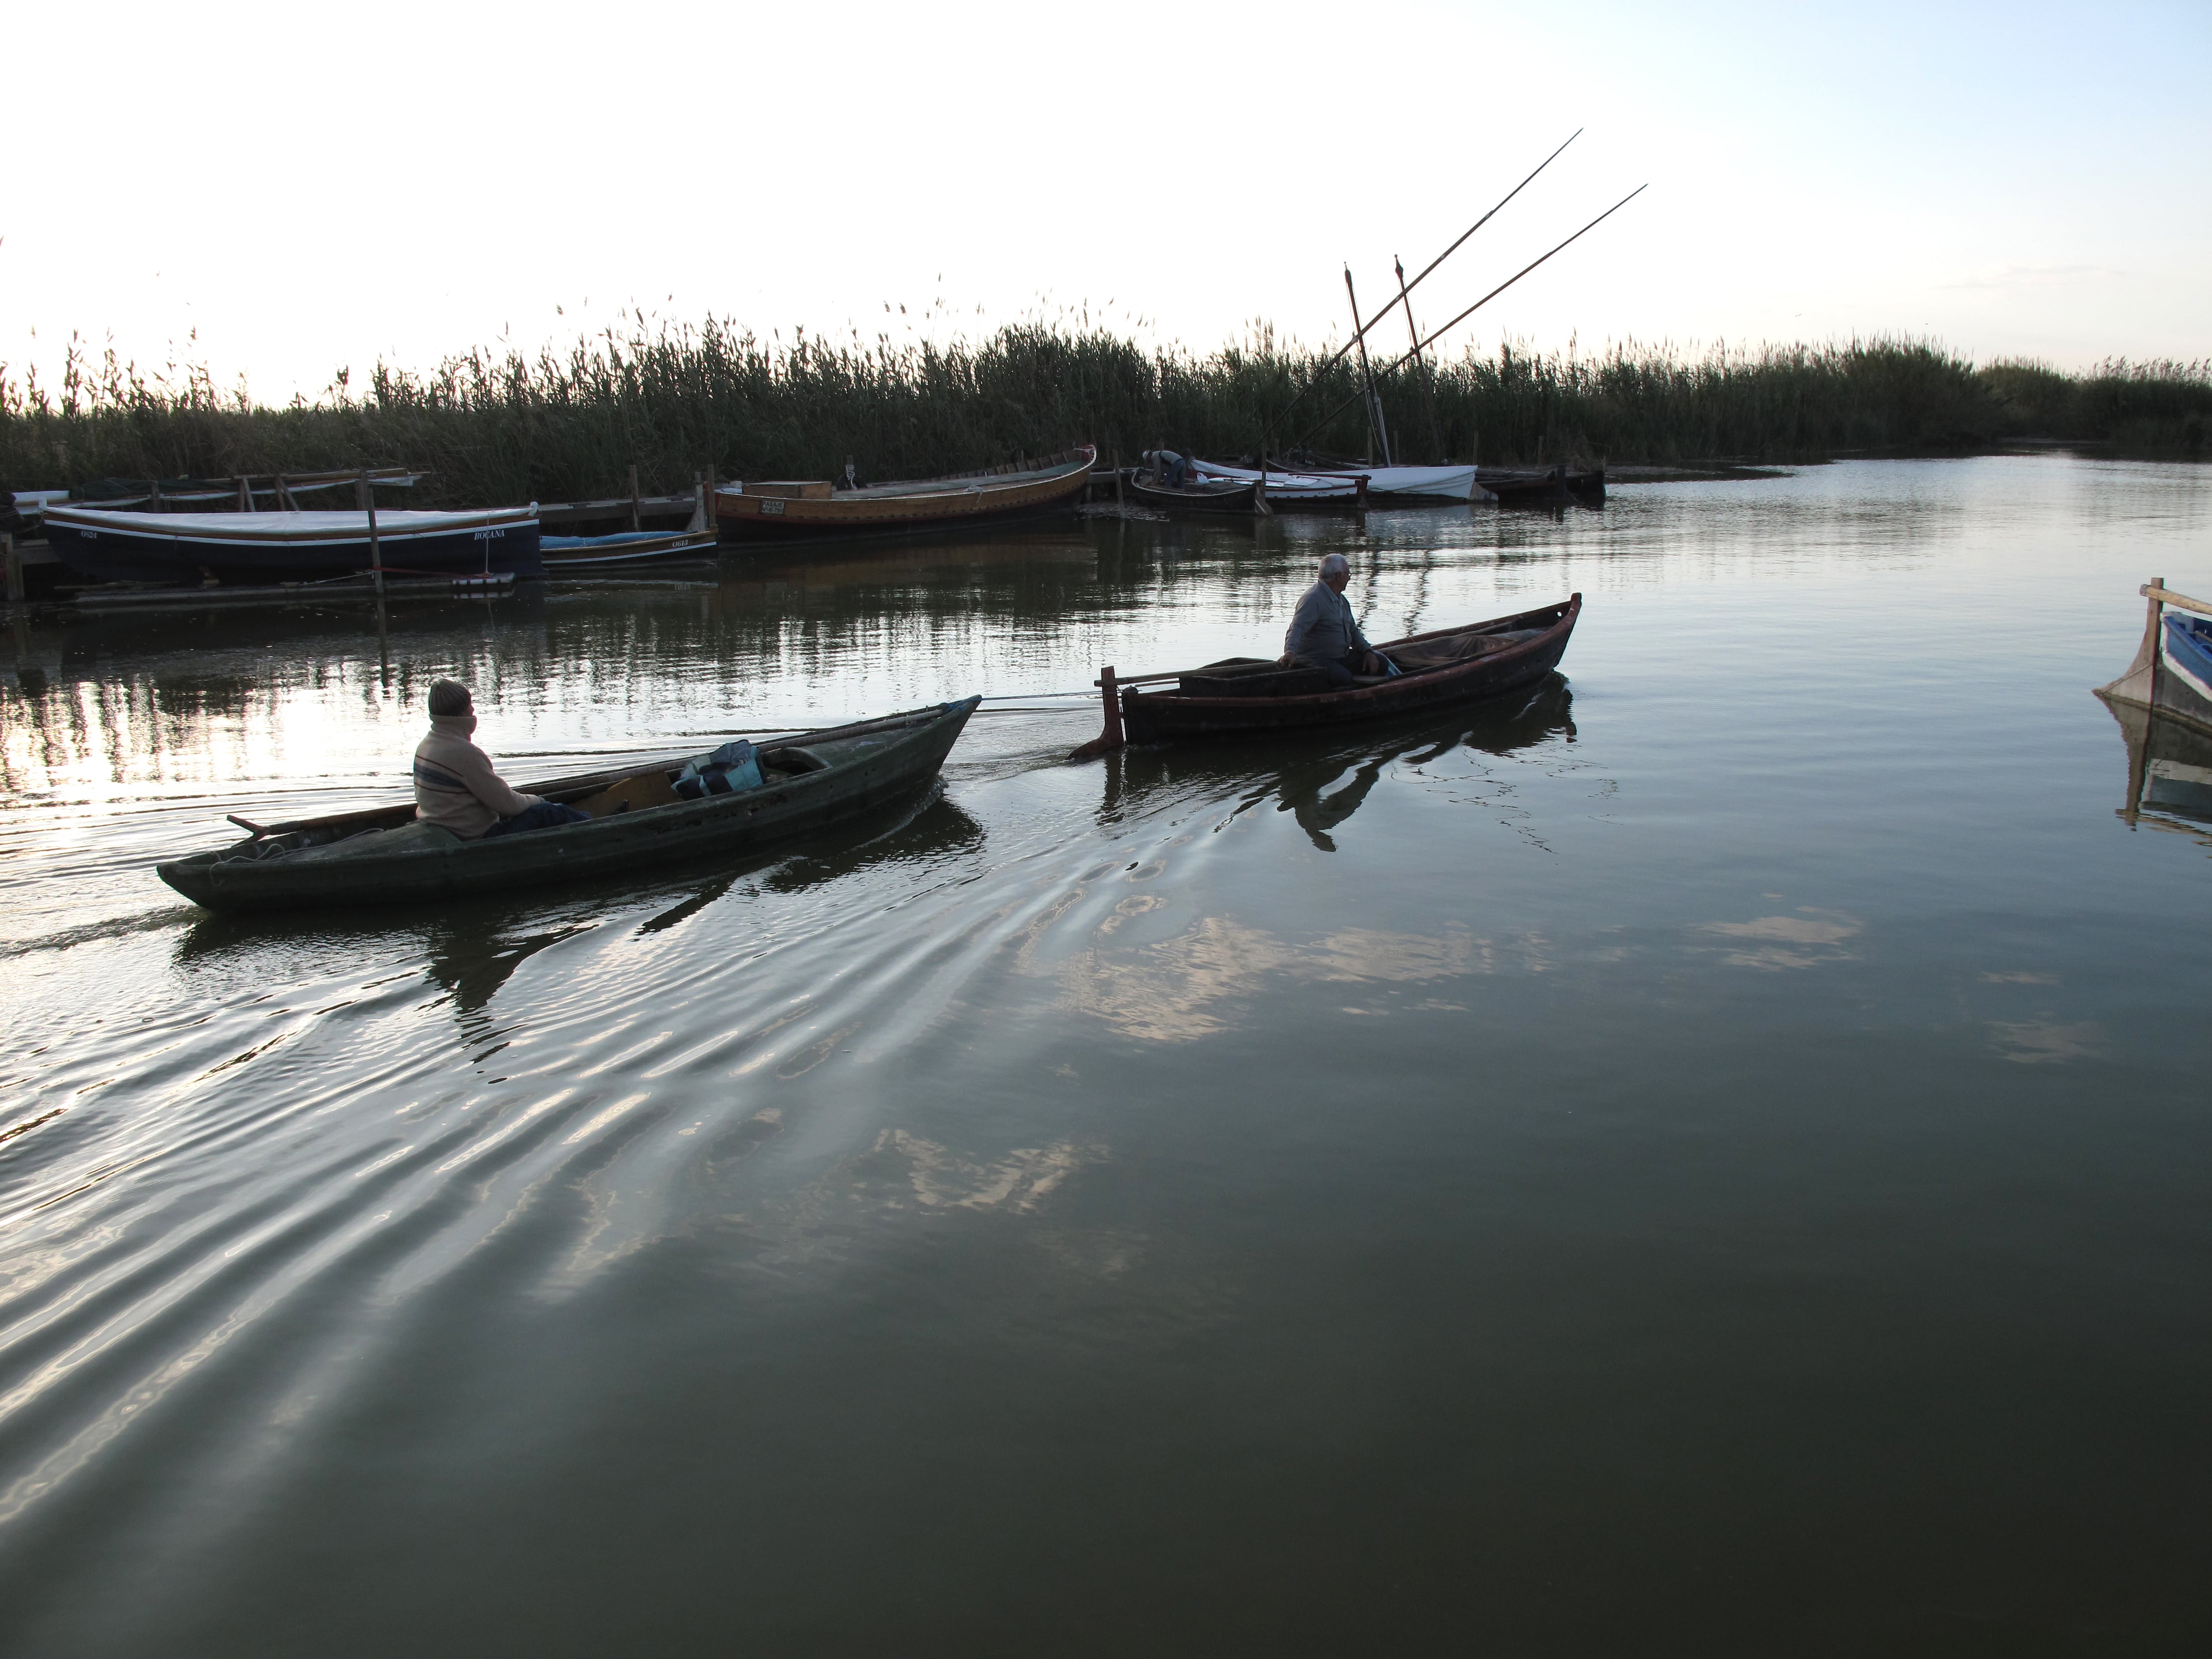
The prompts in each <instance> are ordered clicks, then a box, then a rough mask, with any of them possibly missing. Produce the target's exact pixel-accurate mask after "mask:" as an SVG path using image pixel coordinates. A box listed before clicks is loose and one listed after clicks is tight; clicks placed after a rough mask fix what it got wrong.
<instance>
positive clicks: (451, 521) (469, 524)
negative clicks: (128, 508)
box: [46, 506, 544, 586]
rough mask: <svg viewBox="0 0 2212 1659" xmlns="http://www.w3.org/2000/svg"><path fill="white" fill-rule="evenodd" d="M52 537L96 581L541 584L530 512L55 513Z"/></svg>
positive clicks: (64, 558)
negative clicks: (376, 568) (417, 579)
mask: <svg viewBox="0 0 2212 1659" xmlns="http://www.w3.org/2000/svg"><path fill="white" fill-rule="evenodd" d="M369 532H370V524H369V517H368V513H365V512H359V511H356V512H351V513H343V512H330V513H303V512H293V513H117V512H109V511H106V510H105V509H101V508H94V507H68V506H50V507H47V508H46V538H47V540H48V541H50V542H51V543H52V544H53V550H54V552H55V554H56V556H58V557H59V558H60V560H61V562H63V563H64V564H65V565H67V566H68V567H69V568H70V569H72V570H75V571H77V572H79V573H80V574H83V575H87V576H91V577H93V578H94V579H95V580H100V581H112V582H185V583H189V584H192V585H195V586H197V584H198V583H200V582H201V581H202V580H204V579H205V577H206V575H207V574H208V573H210V572H212V573H213V575H214V578H215V580H217V581H218V582H247V583H252V582H259V583H268V582H274V581H283V580H288V579H298V580H315V579H317V578H321V577H331V576H350V575H356V574H361V573H363V572H366V571H367V570H368V569H369V568H371V567H372V566H373V565H374V564H377V563H379V562H381V564H382V565H383V568H384V569H385V571H386V573H387V574H391V575H393V576H401V577H407V576H446V575H460V576H465V575H470V574H511V575H515V576H520V577H525V578H528V577H533V576H539V575H543V574H544V567H543V565H542V564H541V563H540V562H539V560H538V520H537V518H536V517H535V516H534V515H533V514H532V512H531V510H530V509H529V508H528V507H494V508H489V509H486V510H484V511H482V512H466V513H429V512H416V511H405V512H387V511H379V512H378V513H377V514H376V520H375V532H376V536H375V544H374V547H372V545H371V543H370V537H369Z"/></svg>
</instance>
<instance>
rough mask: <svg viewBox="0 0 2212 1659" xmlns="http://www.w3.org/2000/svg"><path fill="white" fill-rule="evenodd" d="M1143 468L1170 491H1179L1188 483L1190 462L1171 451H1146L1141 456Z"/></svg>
mask: <svg viewBox="0 0 2212 1659" xmlns="http://www.w3.org/2000/svg"><path fill="white" fill-rule="evenodd" d="M1143 460H1144V463H1145V468H1146V471H1149V472H1150V473H1151V474H1152V477H1154V478H1155V479H1156V480H1158V482H1159V483H1164V484H1165V485H1167V487H1168V488H1169V489H1182V487H1183V485H1184V484H1186V483H1188V482H1189V481H1190V462H1189V460H1188V458H1187V457H1184V456H1182V455H1178V454H1176V452H1175V451H1173V450H1172V449H1148V450H1146V452H1145V453H1144V456H1143Z"/></svg>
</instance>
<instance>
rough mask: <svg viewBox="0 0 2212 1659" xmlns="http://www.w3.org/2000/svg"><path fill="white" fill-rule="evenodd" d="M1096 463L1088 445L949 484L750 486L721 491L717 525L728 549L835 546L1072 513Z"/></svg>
mask: <svg viewBox="0 0 2212 1659" xmlns="http://www.w3.org/2000/svg"><path fill="white" fill-rule="evenodd" d="M1097 459H1098V452H1097V449H1096V448H1094V447H1091V446H1090V445H1088V444H1086V445H1085V446H1083V447H1081V448H1079V449H1072V450H1068V451H1066V452H1065V453H1062V454H1059V455H1054V456H1051V457H1048V458H1047V459H1044V460H1041V461H1023V462H1018V463H1010V464H1008V465H1004V466H994V467H986V468H984V469H983V470H982V471H977V472H963V473H957V474H955V475H953V476H952V477H944V478H921V479H915V480H911V481H909V482H907V483H880V484H866V485H864V486H862V487H861V488H860V489H832V488H831V487H830V485H829V482H828V481H827V480H826V479H817V480H811V481H805V482H796V483H775V482H769V483H744V484H740V485H737V486H735V487H733V488H731V489H722V490H719V491H717V492H716V493H715V496H714V520H715V523H716V525H717V526H719V528H720V532H721V534H722V538H723V539H724V540H726V541H782V542H790V541H833V540H842V539H845V538H853V537H860V536H894V535H915V534H920V533H922V532H929V531H938V530H964V529H967V528H969V527H970V526H975V525H982V524H993V523H998V522H1002V521H1004V520H1010V519H1024V518H1035V517H1037V516H1039V515H1040V514H1042V513H1055V512H1060V511H1065V510H1067V509H1071V508H1073V507H1074V505H1075V503H1076V502H1077V501H1079V500H1081V499H1082V496H1083V493H1084V491H1085V489H1088V488H1089V487H1090V483H1091V467H1092V466H1093V465H1095V464H1096V463H1097Z"/></svg>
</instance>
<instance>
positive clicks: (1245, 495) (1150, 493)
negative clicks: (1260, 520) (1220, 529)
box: [1128, 472, 1259, 513]
mask: <svg viewBox="0 0 2212 1659" xmlns="http://www.w3.org/2000/svg"><path fill="white" fill-rule="evenodd" d="M1258 488H1259V486H1258V485H1257V484H1256V483H1240V482H1238V481H1237V480H1236V479H1234V478H1225V479H1221V480H1219V481H1218V482H1215V481H1209V482H1207V483H1187V484H1170V483H1161V482H1160V481H1159V480H1158V479H1157V478H1155V477H1152V475H1151V474H1149V473H1145V472H1139V473H1136V474H1134V475H1133V476H1132V477H1130V479H1129V482H1128V490H1129V494H1130V495H1132V496H1133V497H1135V498H1136V500H1138V501H1140V502H1142V503H1143V504H1144V505H1145V506H1146V507H1155V508H1157V509H1158V510H1159V511H1160V512H1162V513H1250V512H1252V511H1254V510H1255V509H1254V507H1253V505H1252V500H1253V492H1254V491H1255V490H1256V489H1258Z"/></svg>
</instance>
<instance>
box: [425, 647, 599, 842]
mask: <svg viewBox="0 0 2212 1659" xmlns="http://www.w3.org/2000/svg"><path fill="white" fill-rule="evenodd" d="M476 729H477V716H476V706H475V704H474V702H473V701H472V700H471V698H470V696H469V688H468V687H467V686H465V685H463V684H461V683H460V682H459V680H440V681H439V682H438V683H437V684H435V685H433V686H432V687H431V688H430V735H429V736H428V737H426V738H423V739H422V742H421V743H419V744H416V747H415V817H416V820H417V822H419V823H435V824H436V825H437V826H438V827H439V828H440V829H450V830H452V831H453V833H454V834H455V835H457V836H459V837H460V838H461V839H462V840H463V841H482V840H485V839H488V838H489V837H490V836H512V835H515V834H517V833H519V832H520V831H521V830H525V829H551V828H552V827H553V826H554V825H555V824H556V823H585V822H586V821H587V820H588V819H589V818H590V817H591V814H590V813H588V812H579V811H577V810H576V809H575V808H574V807H573V806H563V805H561V803H560V802H558V801H551V800H546V799H544V798H543V797H541V796H538V795H526V794H523V793H521V792H520V791H519V790H515V789H510V788H509V787H507V784H506V783H505V782H504V781H501V777H500V775H499V774H498V773H497V772H495V771H494V770H492V764H491V757H490V756H489V755H487V754H485V753H484V751H483V750H481V749H479V748H477V746H476V744H472V743H471V742H470V741H469V737H470V734H471V733H472V732H475V730H476Z"/></svg>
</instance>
